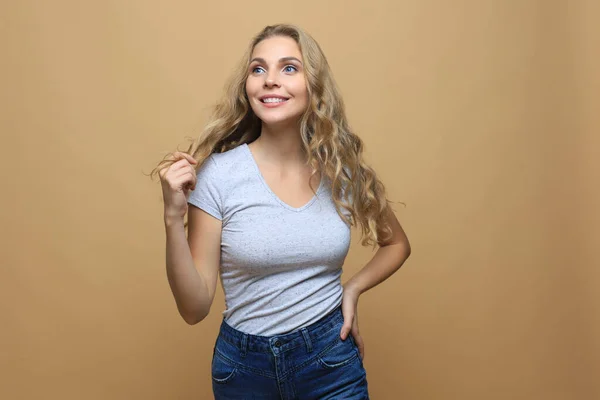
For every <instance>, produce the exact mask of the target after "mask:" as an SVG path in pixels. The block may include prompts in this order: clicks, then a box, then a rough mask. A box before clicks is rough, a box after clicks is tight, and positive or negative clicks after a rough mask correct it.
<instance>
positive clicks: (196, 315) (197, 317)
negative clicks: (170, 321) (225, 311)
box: [180, 311, 208, 325]
mask: <svg viewBox="0 0 600 400" xmlns="http://www.w3.org/2000/svg"><path fill="white" fill-rule="evenodd" d="M180 314H181V317H182V318H183V320H184V321H185V322H186V323H187V324H188V325H196V324H197V323H199V322H202V321H203V320H204V318H206V317H207V316H208V311H206V312H180Z"/></svg>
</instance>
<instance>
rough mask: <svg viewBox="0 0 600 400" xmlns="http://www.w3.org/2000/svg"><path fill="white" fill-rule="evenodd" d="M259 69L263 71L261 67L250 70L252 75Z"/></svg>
mask: <svg viewBox="0 0 600 400" xmlns="http://www.w3.org/2000/svg"><path fill="white" fill-rule="evenodd" d="M259 69H262V70H263V71H264V69H263V68H262V67H254V68H253V69H252V73H253V74H255V73H257V70H259Z"/></svg>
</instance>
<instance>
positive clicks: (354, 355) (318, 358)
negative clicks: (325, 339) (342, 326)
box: [317, 337, 359, 368]
mask: <svg viewBox="0 0 600 400" xmlns="http://www.w3.org/2000/svg"><path fill="white" fill-rule="evenodd" d="M341 340H342V339H341V338H338V339H337V340H336V341H335V342H333V343H332V344H331V345H329V346H327V348H325V349H324V350H323V351H321V352H320V353H319V355H318V356H317V360H318V362H319V363H320V364H321V365H323V366H324V367H325V368H339V367H342V366H344V365H347V364H350V363H351V362H352V361H354V360H355V359H356V358H358V357H359V352H358V351H357V350H356V345H355V344H354V341H352V340H351V338H350V337H348V338H346V340H350V343H351V345H352V355H351V356H350V357H349V358H347V359H346V360H344V361H340V362H338V363H335V364H330V363H328V362H327V361H325V360H324V359H323V358H324V357H325V356H326V355H327V354H328V353H329V352H330V351H331V350H332V349H333V348H334V347H335V346H336V345H340V342H339V341H341Z"/></svg>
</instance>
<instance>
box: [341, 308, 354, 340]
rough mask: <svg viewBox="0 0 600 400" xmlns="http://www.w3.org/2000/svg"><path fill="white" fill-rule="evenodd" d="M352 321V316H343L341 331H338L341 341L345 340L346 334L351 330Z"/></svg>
mask: <svg viewBox="0 0 600 400" xmlns="http://www.w3.org/2000/svg"><path fill="white" fill-rule="evenodd" d="M353 319H354V315H352V314H350V315H348V316H346V314H344V324H343V325H342V330H341V331H340V337H341V338H342V340H346V338H347V337H348V334H349V333H350V331H351V330H352V320H353Z"/></svg>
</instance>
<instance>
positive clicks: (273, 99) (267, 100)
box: [260, 97, 289, 104]
mask: <svg viewBox="0 0 600 400" xmlns="http://www.w3.org/2000/svg"><path fill="white" fill-rule="evenodd" d="M288 100H289V99H282V98H280V97H265V98H264V99H260V101H261V103H265V104H277V103H284V102H286V101H288Z"/></svg>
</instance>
